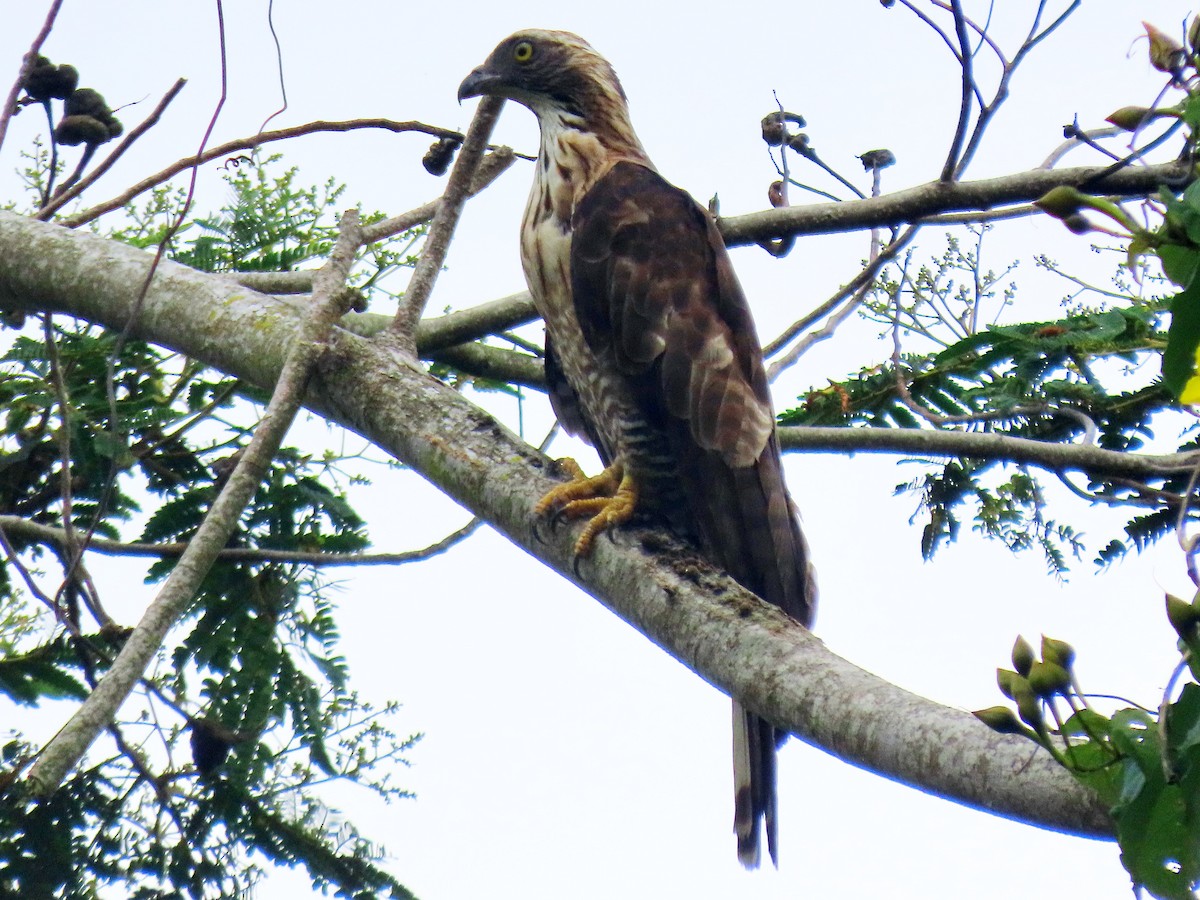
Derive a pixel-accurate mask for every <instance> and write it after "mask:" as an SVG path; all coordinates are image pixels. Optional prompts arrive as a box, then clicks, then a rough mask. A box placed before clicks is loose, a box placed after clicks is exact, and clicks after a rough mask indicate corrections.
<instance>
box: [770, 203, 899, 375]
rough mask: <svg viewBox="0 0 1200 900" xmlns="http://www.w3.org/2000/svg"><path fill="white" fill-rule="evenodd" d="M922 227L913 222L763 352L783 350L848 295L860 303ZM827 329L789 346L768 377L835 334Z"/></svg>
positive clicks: (854, 303)
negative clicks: (861, 268) (838, 288)
mask: <svg viewBox="0 0 1200 900" xmlns="http://www.w3.org/2000/svg"><path fill="white" fill-rule="evenodd" d="M920 228H921V225H920V224H919V223H917V224H913V225H910V226H909V227H908V228H906V229H905V230H904V232H903V233H902V234H901V235H900V236H899V237H898V238H896V239H895V240H894V241H892V242H891V243H890V244H888V245H887V246H886V247H884V248H883V249H882V250H881V251H880V252H879V255H878V256H877V257H876V258H875V259H874V260H873V261H872V262H870V263H868V264H867V265H866V266H865V267H864V268H863V270H862V271H861V272H859V273H858V274H857V275H856V276H854V278H852V279H851V280H850V282H849V283H848V284H846V285H845V286H844V287H842V289H841V290H839V291H838V292H837V293H836V294H834V295H833V296H832V297H830V298H829V299H828V300H826V301H825V302H824V303H822V304H821V305H820V306H818V307H817V308H816V309H814V310H813V311H812V312H810V313H808V315H806V316H804V317H803V318H801V319H798V320H797V321H795V322H793V323H792V324H791V325H789V326H788V327H787V328H786V329H784V331H783V333H782V334H780V335H779V336H778V337H777V338H775V340H773V341H771V342H770V343H769V344H767V345H766V346H765V347H764V348H763V356H767V357H770V356H774V355H775V354H777V353H779V352H780V351H781V350H783V348H784V347H787V345H788V344H789V343H790V342H791V341H792V340H794V339H795V337H796V336H797V335H798V334H800V333H801V332H802V331H804V330H805V329H806V328H808V327H809V326H810V325H812V324H813V323H815V322H819V321H820V320H821V319H822V318H824V317H825V316H826V315H829V314H830V313H831V312H833V311H834V310H835V309H837V308H838V307H839V306H840V305H841V304H842V303H843V302H845V301H846V298H848V297H849V298H851V299H850V302H849V303H848V304H847V306H848V307H849V308H851V309H853V308H856V307H857V306H858V304H859V303H861V302H862V300H863V298H865V297H866V294H867V291H869V289H870V287H871V285H872V284H874V283H875V279H876V278H877V277H879V273H880V271H882V270H883V267H884V266H885V265H887V264H888V263H889V262H890V261H891V260H893V259H894V258H895V257H896V254H897V253H899V252H900V250H901V249H903V248H904V247H905V246H907V245H908V244H909V243H910V242H911V241H912V239H913V238H914V237H916V234H917V232H918V231H919V230H920ZM846 315H847V313H846V312H845V310H843V311H841V312H839V313H837V314H836V316H835V318H836V319H837V321H838V322H840V321H841V320H842V319H844V318H845V316H846ZM835 325H836V323H835ZM824 330H825V329H822V330H821V331H818V332H815V333H814V334H813V336H812V337H811V339H810V338H809V337H808V336H806V337H805V338H804V340H801V341H798V342H797V343H796V344H795V346H793V347H792V348H791V349H790V350H788V352H787V353H786V354H784V355H783V356H781V357H780V358H779V359H777V360H775V361H774V362H772V363H771V364H770V365H769V366H767V377H768V378H769V379H771V380H774V379H775V378H777V377H779V373H780V372H782V371H783V370H784V369H786V368H787V367H788V366H791V365H793V364H794V363H795V362H796V360H798V359H799V358H800V356H801V354H803V353H804V352H805V351H806V350H807V349H808V348H809V347H810V346H812V345H813V344H814V343H816V342H818V341H821V340H824V339H825V338H826V337H828V336H829V334H832V331H830V332H829V333H828V334H826V333H822V332H824Z"/></svg>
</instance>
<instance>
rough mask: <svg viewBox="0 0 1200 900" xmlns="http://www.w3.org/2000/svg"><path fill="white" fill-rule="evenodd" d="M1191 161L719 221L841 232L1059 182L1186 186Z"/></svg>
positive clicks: (1039, 174)
mask: <svg viewBox="0 0 1200 900" xmlns="http://www.w3.org/2000/svg"><path fill="white" fill-rule="evenodd" d="M1193 177H1194V176H1193V175H1192V172H1191V169H1190V167H1189V166H1188V165H1187V164H1186V163H1185V164H1180V163H1178V162H1171V163H1166V164H1163V165H1154V166H1145V167H1143V168H1131V167H1125V168H1122V169H1120V170H1119V171H1118V170H1115V169H1114V167H1111V166H1109V167H1101V166H1084V167H1078V168H1071V169H1040V168H1039V169H1031V170H1029V171H1026V172H1018V173H1016V174H1014V175H1005V176H1002V177H999V178H988V179H982V180H980V181H960V182H954V183H951V184H943V183H941V182H937V181H933V182H929V183H927V184H922V185H918V186H917V187H913V188H907V189H905V190H902V191H895V192H894V193H891V194H885V195H883V196H882V197H870V198H868V199H866V200H847V201H845V202H841V203H813V204H809V205H807V206H789V207H787V208H786V209H767V210H762V211H761V212H756V213H749V214H747V215H743V216H727V217H724V218H721V219H719V220H718V221H717V225H718V227H719V228H720V229H721V233H722V235H723V236H724V238H725V243H726V245H728V246H731V247H734V246H742V245H745V244H757V243H759V242H760V241H764V240H770V239H771V238H777V237H782V236H784V235H789V234H797V235H805V234H840V233H843V232H847V231H858V230H861V229H867V228H878V227H891V226H894V225H903V224H905V223H908V222H913V221H916V220H917V219H925V218H927V217H928V216H933V215H938V214H940V213H948V212H963V211H967V210H972V211H973V210H980V209H988V208H990V207H996V206H1008V205H1011V204H1015V203H1028V202H1031V201H1033V200H1037V199H1038V198H1039V197H1041V196H1042V195H1043V194H1045V193H1046V192H1047V191H1048V190H1050V189H1051V188H1054V187H1058V186H1059V185H1069V186H1071V187H1080V186H1082V185H1087V190H1088V191H1089V192H1092V193H1095V194H1096V195H1097V196H1114V197H1143V196H1146V195H1148V194H1153V193H1155V192H1156V191H1157V190H1158V189H1159V187H1161V186H1163V185H1170V186H1172V187H1176V188H1178V187H1181V186H1185V185H1187V184H1188V183H1190V182H1191V181H1192V179H1193Z"/></svg>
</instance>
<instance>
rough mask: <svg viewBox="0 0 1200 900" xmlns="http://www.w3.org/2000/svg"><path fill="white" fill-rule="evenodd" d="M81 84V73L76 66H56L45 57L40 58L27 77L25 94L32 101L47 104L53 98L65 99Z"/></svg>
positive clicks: (24, 85)
mask: <svg viewBox="0 0 1200 900" xmlns="http://www.w3.org/2000/svg"><path fill="white" fill-rule="evenodd" d="M78 84H79V72H78V70H77V69H76V68H75V67H74V66H69V65H61V66H56V65H54V63H52V62H50V60H48V59H46V57H44V56H39V57H38V58H37V59H36V60H35V61H34V64H33V68H31V69H30V70H29V74H28V75H26V76H25V83H24V84H23V85H22V87H24V88H25V93H26V94H28V95H29V96H30V98H31V99H33V100H37V101H39V102H45V101H46V100H50V99H52V98H58V99H60V100H61V99H64V98H66V97H68V96H70V94H71V92H72V91H73V90H75V87H76V86H77V85H78Z"/></svg>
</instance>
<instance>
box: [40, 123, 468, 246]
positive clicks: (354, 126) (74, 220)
mask: <svg viewBox="0 0 1200 900" xmlns="http://www.w3.org/2000/svg"><path fill="white" fill-rule="evenodd" d="M363 128H377V129H382V130H384V131H391V132H396V133H399V132H407V131H417V132H420V133H421V134H429V135H433V136H434V137H462V135H460V134H459V133H458V132H457V131H450V130H449V129H446V128H437V127H435V126H433V125H426V124H424V123H423V122H415V121H410V122H397V121H395V120H393V119H349V120H346V121H340V122H323V121H318V122H309V123H307V124H305V125H295V126H293V127H291V128H280V129H278V130H277V131H264V132H260V133H259V134H255V135H251V136H250V137H245V138H238V139H237V140H233V141H226V142H225V143H224V144H219V145H217V146H216V147H212V148H211V149H208V150H205V151H204V152H202V153H201V154H200V155H199V156H187V157H184V158H183V159H179V160H176V161H175V162H173V163H171V165H169V166H167V167H166V168H165V169H163V170H162V171H160V172H156V173H155V174H153V175H150V176H148V177H146V178H143V179H142V180H141V181H139V182H138V183H137V184H135V185H133V186H132V187H130V188H128V189H127V190H125V191H122V192H121V193H120V194H118V195H117V196H115V197H113V198H111V199H109V200H106V201H104V202H103V203H98V204H97V205H95V206H93V207H91V208H90V209H85V210H83V211H82V212H78V213H76V214H75V215H73V216H67V217H66V218H65V219H62V220H61V224H63V225H66V226H67V227H68V228H77V227H79V226H80V225H86V224H87V223H88V222H91V221H92V220H93V219H98V218H100V216H102V215H104V214H105V213H109V212H112V211H113V210H114V209H120V208H121V207H122V206H124V205H125V204H127V203H128V202H129V201H130V200H132V199H133V198H134V197H136V196H137V195H138V194H142V193H145V192H146V191H148V190H150V189H151V188H155V187H158V186H159V185H160V184H163V183H164V182H167V181H170V180H171V179H172V178H174V177H175V176H176V175H178V174H179V173H180V172H185V171H187V170H188V169H190V168H192V167H194V166H197V165H204V164H205V163H208V162H212V161H213V160H214V159H220V158H222V157H224V156H232V155H233V154H235V153H240V152H242V151H243V150H253V149H254V148H255V147H261V146H262V145H263V144H269V143H272V142H274V141H286V140H289V139H291V138H294V137H300V136H301V135H306V134H320V133H324V132H330V131H335V132H343V131H356V130H359V129H363Z"/></svg>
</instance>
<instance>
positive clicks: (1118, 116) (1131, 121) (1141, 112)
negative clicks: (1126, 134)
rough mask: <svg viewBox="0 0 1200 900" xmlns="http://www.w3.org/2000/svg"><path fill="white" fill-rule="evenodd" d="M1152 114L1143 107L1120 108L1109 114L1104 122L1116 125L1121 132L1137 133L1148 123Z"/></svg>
mask: <svg viewBox="0 0 1200 900" xmlns="http://www.w3.org/2000/svg"><path fill="white" fill-rule="evenodd" d="M1153 114H1154V110H1152V109H1148V108H1147V107H1145V106H1122V107H1121V108H1120V109H1118V110H1116V111H1115V112H1111V113H1109V114H1108V116H1106V117H1105V119H1104V121H1105V122H1110V123H1112V124H1113V125H1116V126H1117V127H1118V128H1120V129H1122V130H1123V131H1137V130H1138V129H1139V128H1141V127H1142V126H1143V125H1144V124H1146V123H1147V122H1149V121H1150V117H1151V116H1152V115H1153Z"/></svg>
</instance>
